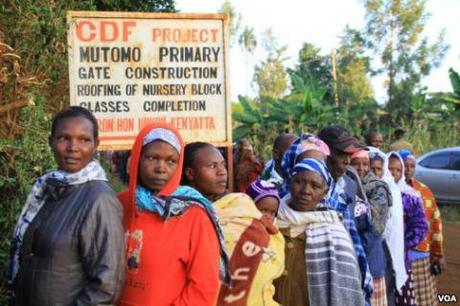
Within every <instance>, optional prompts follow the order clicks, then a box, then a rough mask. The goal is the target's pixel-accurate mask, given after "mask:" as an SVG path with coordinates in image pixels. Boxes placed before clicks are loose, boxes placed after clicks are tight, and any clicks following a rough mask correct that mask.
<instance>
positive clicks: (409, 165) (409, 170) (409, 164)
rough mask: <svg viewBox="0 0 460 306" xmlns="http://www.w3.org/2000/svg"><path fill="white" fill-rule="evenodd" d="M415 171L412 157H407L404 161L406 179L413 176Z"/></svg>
mask: <svg viewBox="0 0 460 306" xmlns="http://www.w3.org/2000/svg"><path fill="white" fill-rule="evenodd" d="M414 173H415V160H414V159H413V158H407V159H406V160H405V161H404V174H405V175H406V180H408V181H410V180H412V179H413V178H414Z"/></svg>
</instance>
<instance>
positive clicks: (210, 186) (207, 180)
mask: <svg viewBox="0 0 460 306" xmlns="http://www.w3.org/2000/svg"><path fill="white" fill-rule="evenodd" d="M185 175H186V176H187V180H188V182H189V184H190V185H191V186H192V187H194V188H195V189H197V190H198V191H199V192H201V193H202V194H203V195H205V196H206V197H211V196H216V195H221V194H223V193H224V192H225V191H226V190H227V168H226V166H225V160H224V158H223V156H222V154H220V152H219V150H217V149H216V148H215V147H212V146H206V147H204V148H201V149H199V150H197V151H196V152H195V156H194V160H193V163H192V166H191V167H189V168H186V169H185Z"/></svg>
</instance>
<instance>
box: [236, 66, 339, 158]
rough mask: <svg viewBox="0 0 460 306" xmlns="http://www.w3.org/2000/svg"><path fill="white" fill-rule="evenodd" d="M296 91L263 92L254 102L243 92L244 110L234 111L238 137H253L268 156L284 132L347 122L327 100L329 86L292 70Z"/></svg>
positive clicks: (242, 105)
mask: <svg viewBox="0 0 460 306" xmlns="http://www.w3.org/2000/svg"><path fill="white" fill-rule="evenodd" d="M291 83H292V84H293V90H292V94H291V95H288V96H285V97H283V98H275V97H271V96H263V97H262V98H261V101H260V103H251V102H250V101H249V100H248V99H247V98H245V97H243V96H239V102H240V103H239V104H240V105H241V107H242V109H243V110H242V112H240V113H234V114H233V120H234V121H235V128H234V130H233V133H234V138H235V139H238V138H241V137H243V136H246V137H249V138H251V140H252V142H253V144H254V147H255V149H256V150H258V152H261V153H262V155H263V156H264V157H268V155H269V153H270V151H271V146H272V145H273V141H274V139H275V138H276V137H277V136H278V135H279V134H280V133H283V132H289V133H294V134H299V133H301V132H312V133H314V132H316V131H317V130H318V129H319V128H322V127H324V126H326V125H328V124H332V123H336V124H345V123H346V120H345V118H344V117H343V116H342V115H341V113H340V109H339V108H337V107H335V106H333V105H332V104H331V103H326V100H325V96H326V91H327V90H326V88H324V87H322V86H320V85H319V84H318V83H317V82H316V80H315V79H314V78H312V77H310V78H309V79H308V80H307V81H304V80H303V78H302V77H300V76H299V75H297V74H295V73H293V72H292V73H291Z"/></svg>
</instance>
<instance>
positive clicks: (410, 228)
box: [388, 152, 428, 305]
mask: <svg viewBox="0 0 460 306" xmlns="http://www.w3.org/2000/svg"><path fill="white" fill-rule="evenodd" d="M388 169H389V170H390V172H391V174H392V176H393V178H394V181H395V183H396V185H397V186H398V188H399V190H400V191H401V196H402V203H403V216H404V255H405V265H406V271H407V274H408V280H407V281H406V284H405V285H404V286H403V288H402V290H401V291H402V292H400V293H399V292H397V293H396V304H397V305H416V300H415V289H414V284H413V281H412V276H411V275H412V273H411V261H410V259H409V251H410V250H412V249H415V248H416V247H417V245H418V244H419V243H420V242H422V240H423V239H424V238H425V235H426V234H427V232H428V223H427V222H426V217H425V212H424V210H423V204H422V200H421V198H420V197H419V196H418V194H417V192H416V191H415V190H414V189H413V188H412V187H410V186H409V185H407V183H406V178H405V176H404V162H403V160H402V158H401V156H400V155H399V153H397V152H390V153H388Z"/></svg>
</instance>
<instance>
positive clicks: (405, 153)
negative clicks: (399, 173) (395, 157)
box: [399, 150, 417, 161]
mask: <svg viewBox="0 0 460 306" xmlns="http://www.w3.org/2000/svg"><path fill="white" fill-rule="evenodd" d="M399 155H400V156H401V158H402V159H403V160H406V159H409V158H411V159H413V160H415V161H416V160H417V158H416V157H415V155H414V154H412V152H411V151H410V150H401V151H399Z"/></svg>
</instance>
